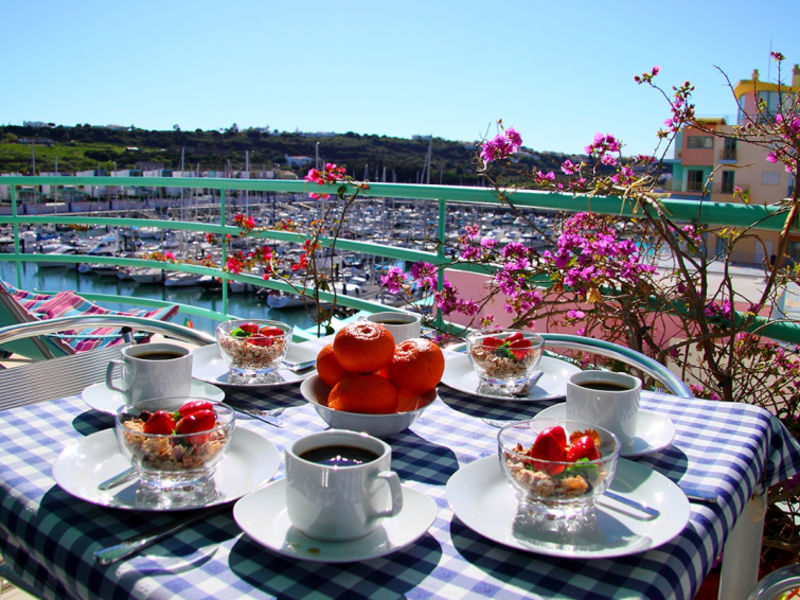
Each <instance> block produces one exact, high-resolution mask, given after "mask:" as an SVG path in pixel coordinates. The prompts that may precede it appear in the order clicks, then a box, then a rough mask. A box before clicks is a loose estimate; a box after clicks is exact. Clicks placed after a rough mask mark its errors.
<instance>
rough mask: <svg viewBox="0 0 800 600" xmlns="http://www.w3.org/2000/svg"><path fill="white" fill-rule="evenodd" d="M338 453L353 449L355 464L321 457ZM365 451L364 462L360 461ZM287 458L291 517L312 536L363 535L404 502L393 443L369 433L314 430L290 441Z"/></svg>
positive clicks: (348, 537) (337, 538) (350, 537)
mask: <svg viewBox="0 0 800 600" xmlns="http://www.w3.org/2000/svg"><path fill="white" fill-rule="evenodd" d="M351 449H355V451H353V450H351ZM354 452H355V454H354ZM336 453H340V454H343V455H349V456H350V457H351V461H350V464H348V465H347V466H343V465H341V464H339V465H333V464H330V463H328V464H326V463H325V462H320V461H321V459H320V455H330V454H334V455H335V454H336ZM362 454H364V456H363V457H362V460H363V461H364V462H360V463H358V462H357V461H358V460H359V459H358V456H359V455H362ZM315 455H316V456H315ZM354 457H355V458H354ZM285 459H286V507H287V512H288V515H289V520H290V521H291V522H292V525H294V526H295V527H296V528H297V529H299V530H300V531H301V532H303V533H304V534H306V535H307V536H309V537H312V538H315V539H318V540H325V541H345V540H353V539H357V538H360V537H363V536H365V535H367V534H368V533H369V532H370V531H372V530H373V529H374V528H375V527H376V526H377V525H378V522H379V520H380V519H381V518H384V517H393V516H395V515H397V514H398V513H399V512H400V510H401V509H402V508H403V490H402V487H401V485H400V478H399V477H398V476H397V473H395V472H394V471H392V470H391V460H392V449H391V447H390V446H389V445H388V444H386V443H385V442H383V441H381V440H379V439H377V438H374V437H372V436H370V435H368V434H366V433H357V432H355V431H345V430H341V429H328V430H326V431H322V432H319V433H312V434H310V435H307V436H304V437H302V438H300V439H298V440H295V441H294V442H293V443H291V444H290V445H288V446H287V447H286V450H285Z"/></svg>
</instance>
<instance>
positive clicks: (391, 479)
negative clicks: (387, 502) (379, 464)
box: [372, 471, 403, 519]
mask: <svg viewBox="0 0 800 600" xmlns="http://www.w3.org/2000/svg"><path fill="white" fill-rule="evenodd" d="M375 477H377V478H378V479H383V480H385V481H386V483H387V484H389V491H390V492H391V494H392V507H391V508H390V509H388V510H382V511H378V512H375V513H373V514H372V518H373V519H380V518H383V517H394V516H397V515H398V514H400V511H401V510H403V487H402V486H401V485H400V478H399V477H398V476H397V473H395V472H394V471H381V472H380V473H378V474H377V475H376V476H375Z"/></svg>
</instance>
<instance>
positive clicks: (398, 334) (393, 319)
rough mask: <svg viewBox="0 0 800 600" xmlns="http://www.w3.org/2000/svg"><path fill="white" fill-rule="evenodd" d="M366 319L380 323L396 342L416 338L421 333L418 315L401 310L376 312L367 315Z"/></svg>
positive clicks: (420, 322) (420, 321)
mask: <svg viewBox="0 0 800 600" xmlns="http://www.w3.org/2000/svg"><path fill="white" fill-rule="evenodd" d="M367 320H368V321H372V322H373V323H380V324H381V325H383V326H384V327H386V329H388V330H389V333H391V334H392V337H393V338H394V343H395V344H397V343H399V342H402V341H403V340H407V339H409V338H417V337H419V336H420V334H421V333H422V320H421V319H420V316H419V315H415V314H411V313H403V312H393V311H386V312H377V313H372V314H371V315H369V316H368V317H367Z"/></svg>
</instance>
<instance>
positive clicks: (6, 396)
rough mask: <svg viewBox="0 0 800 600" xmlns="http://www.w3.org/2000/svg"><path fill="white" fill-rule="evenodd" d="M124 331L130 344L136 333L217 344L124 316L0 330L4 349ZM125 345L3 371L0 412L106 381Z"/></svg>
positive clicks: (81, 318)
mask: <svg viewBox="0 0 800 600" xmlns="http://www.w3.org/2000/svg"><path fill="white" fill-rule="evenodd" d="M103 326H105V327H108V326H113V327H119V328H122V332H121V335H123V337H126V340H127V341H129V342H130V341H131V340H132V339H133V337H132V336H133V332H137V331H141V332H147V333H155V334H161V335H163V336H165V337H168V338H173V339H176V340H178V341H182V342H187V343H190V344H197V345H206V344H212V343H214V341H215V340H214V336H212V335H211V334H209V333H206V332H204V331H198V330H195V329H190V328H189V327H184V326H183V325H178V324H177V323H170V322H167V321H159V320H155V319H148V318H145V317H132V316H123V315H81V316H74V317H60V318H57V319H48V320H46V321H34V322H30V323H17V324H14V325H8V326H6V327H0V346H1V345H2V344H4V343H6V342H13V341H16V340H20V339H25V338H30V337H35V336H39V335H46V334H52V333H57V332H60V331H68V330H75V329H81V328H91V327H103ZM119 351H120V346H108V347H105V348H100V349H97V350H90V351H88V352H78V353H76V354H70V355H68V356H60V357H57V358H51V359H49V360H46V361H37V362H33V363H29V364H24V365H20V366H17V367H14V368H11V369H6V370H3V371H0V410H3V409H6V408H12V407H14V406H21V405H23V404H31V403H34V402H42V401H44V400H53V399H56V398H63V397H65V396H69V395H72V394H78V393H80V392H81V391H82V390H84V389H85V388H86V387H88V386H90V385H92V384H94V383H98V382H100V381H103V380H104V379H105V372H106V367H107V365H108V361H109V360H111V359H112V358H117V357H118V356H119Z"/></svg>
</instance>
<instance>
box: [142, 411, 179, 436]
mask: <svg viewBox="0 0 800 600" xmlns="http://www.w3.org/2000/svg"><path fill="white" fill-rule="evenodd" d="M174 429H175V419H173V418H172V413H168V412H167V411H165V410H157V411H156V412H154V413H153V414H152V415H150V417H149V418H148V419H147V421H145V423H144V432H145V433H156V434H159V435H170V434H171V433H172V432H173V431H174Z"/></svg>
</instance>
